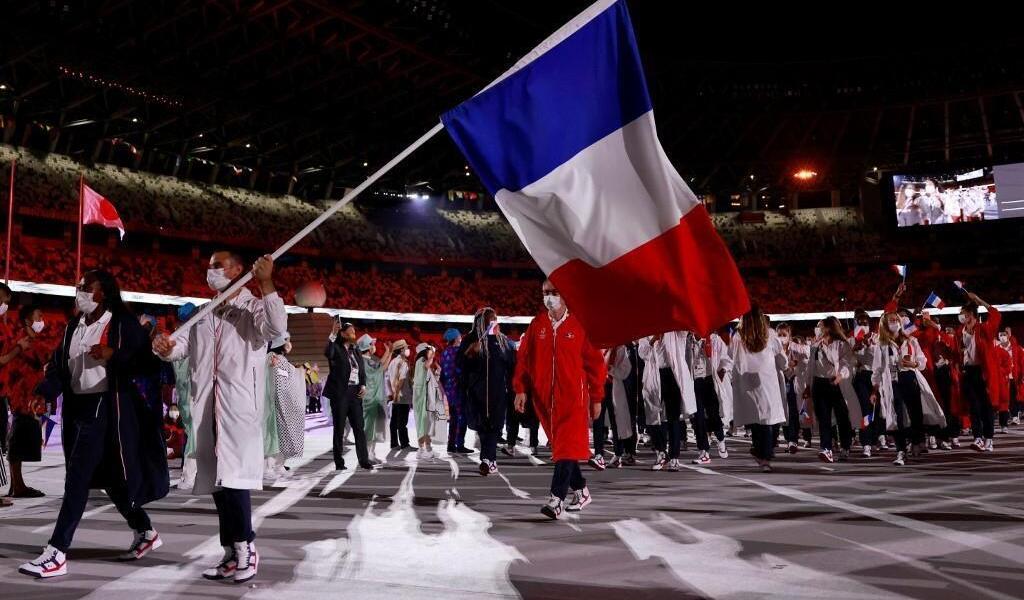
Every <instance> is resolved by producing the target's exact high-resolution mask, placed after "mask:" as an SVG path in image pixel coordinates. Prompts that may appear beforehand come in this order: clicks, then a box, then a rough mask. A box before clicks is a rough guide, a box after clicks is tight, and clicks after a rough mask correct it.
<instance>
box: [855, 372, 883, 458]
mask: <svg viewBox="0 0 1024 600" xmlns="http://www.w3.org/2000/svg"><path fill="white" fill-rule="evenodd" d="M871 389H872V386H871V371H857V374H856V375H854V376H853V391H854V392H856V394H857V402H859V403H860V414H862V415H870V414H872V413H873V412H874V407H873V406H871ZM858 429H859V430H860V433H859V437H860V445H861V446H873V445H874V444H875V442H876V441H877V440H878V429H877V428H876V427H875V422H874V420H872V421H871V424H870V425H865V424H864V422H863V421H861V423H860V425H859V426H858Z"/></svg>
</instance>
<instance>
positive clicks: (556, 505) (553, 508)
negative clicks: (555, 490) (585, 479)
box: [540, 496, 562, 521]
mask: <svg viewBox="0 0 1024 600" xmlns="http://www.w3.org/2000/svg"><path fill="white" fill-rule="evenodd" d="M540 512H541V513H543V514H544V516H546V517H547V518H549V519H551V520H552V521H554V520H556V519H558V517H560V516H562V499H561V498H559V497H558V496H551V497H550V498H548V502H547V504H545V505H544V506H542V507H540Z"/></svg>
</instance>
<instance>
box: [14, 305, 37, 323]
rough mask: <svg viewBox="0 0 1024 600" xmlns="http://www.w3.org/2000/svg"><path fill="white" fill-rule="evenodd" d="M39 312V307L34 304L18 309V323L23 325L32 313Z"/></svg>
mask: <svg viewBox="0 0 1024 600" xmlns="http://www.w3.org/2000/svg"><path fill="white" fill-rule="evenodd" d="M37 310H39V307H38V306H36V305H35V304H26V305H25V306H22V307H21V308H20V309H18V321H20V322H22V323H24V322H25V321H26V320H28V319H31V318H32V313H34V312H36V311H37Z"/></svg>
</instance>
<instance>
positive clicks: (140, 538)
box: [117, 529, 164, 560]
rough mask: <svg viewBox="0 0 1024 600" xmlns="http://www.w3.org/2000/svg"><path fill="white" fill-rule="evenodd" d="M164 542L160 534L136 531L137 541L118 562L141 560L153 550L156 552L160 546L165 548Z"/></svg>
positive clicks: (150, 531) (152, 531) (151, 531)
mask: <svg viewBox="0 0 1024 600" xmlns="http://www.w3.org/2000/svg"><path fill="white" fill-rule="evenodd" d="M163 545H164V542H163V540H161V539H160V534H159V533H157V532H156V531H154V530H152V529H150V530H149V531H136V532H135V541H134V542H132V545H131V547H129V548H128V552H125V553H124V554H122V555H121V556H119V557H117V559H118V560H139V559H140V558H142V557H143V556H145V555H147V554H149V553H150V552H152V551H153V550H156V549H157V548H159V547H160V546H163Z"/></svg>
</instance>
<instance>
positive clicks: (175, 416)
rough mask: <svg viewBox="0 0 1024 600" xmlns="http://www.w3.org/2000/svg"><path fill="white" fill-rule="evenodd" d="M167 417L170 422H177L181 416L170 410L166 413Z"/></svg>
mask: <svg viewBox="0 0 1024 600" xmlns="http://www.w3.org/2000/svg"><path fill="white" fill-rule="evenodd" d="M167 416H168V417H170V418H171V420H172V421H177V420H178V417H179V416H181V413H179V412H178V411H176V410H172V411H170V412H168V413H167Z"/></svg>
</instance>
